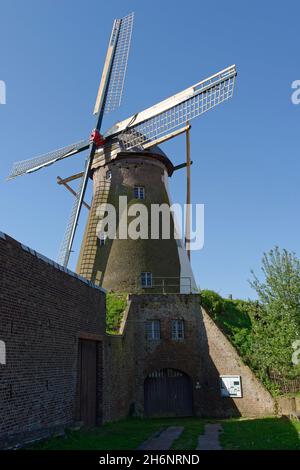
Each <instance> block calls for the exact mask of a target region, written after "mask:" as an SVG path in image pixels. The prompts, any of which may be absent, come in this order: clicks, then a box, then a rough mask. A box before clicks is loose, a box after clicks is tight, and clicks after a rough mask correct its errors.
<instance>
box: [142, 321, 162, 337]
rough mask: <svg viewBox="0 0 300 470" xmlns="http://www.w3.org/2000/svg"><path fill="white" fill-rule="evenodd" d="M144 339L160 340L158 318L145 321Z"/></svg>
mask: <svg viewBox="0 0 300 470" xmlns="http://www.w3.org/2000/svg"><path fill="white" fill-rule="evenodd" d="M146 338H147V340H148V341H160V340H161V325H160V320H159V319H158V318H153V319H151V320H146Z"/></svg>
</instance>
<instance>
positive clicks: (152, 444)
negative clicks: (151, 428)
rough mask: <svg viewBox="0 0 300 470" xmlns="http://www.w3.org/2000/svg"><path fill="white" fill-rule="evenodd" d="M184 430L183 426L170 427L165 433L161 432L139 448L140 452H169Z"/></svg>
mask: <svg viewBox="0 0 300 470" xmlns="http://www.w3.org/2000/svg"><path fill="white" fill-rule="evenodd" d="M183 430H184V427H183V426H170V427H168V428H167V429H165V430H164V431H162V432H161V431H159V432H158V433H156V434H154V435H153V436H151V437H150V438H149V439H147V441H145V442H143V444H141V445H140V446H139V447H138V450H169V449H170V447H171V445H172V444H173V442H174V441H175V439H178V437H179V436H180V435H181V433H182V431H183Z"/></svg>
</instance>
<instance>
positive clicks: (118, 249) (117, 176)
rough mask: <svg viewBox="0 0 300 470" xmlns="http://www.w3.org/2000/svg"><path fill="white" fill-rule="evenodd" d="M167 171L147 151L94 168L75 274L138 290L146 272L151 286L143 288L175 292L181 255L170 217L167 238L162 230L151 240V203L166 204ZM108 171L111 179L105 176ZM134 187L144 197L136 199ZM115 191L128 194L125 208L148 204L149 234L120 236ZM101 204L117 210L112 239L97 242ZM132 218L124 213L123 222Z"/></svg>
mask: <svg viewBox="0 0 300 470" xmlns="http://www.w3.org/2000/svg"><path fill="white" fill-rule="evenodd" d="M172 170H173V167H172V164H171V162H170V161H169V160H168V159H167V158H165V157H162V155H155V154H150V153H149V154H148V155H147V154H145V153H143V154H138V153H136V154H120V155H118V157H117V158H116V159H115V160H113V161H112V162H110V163H106V164H103V165H101V166H99V167H98V168H96V169H94V173H93V201H92V206H91V210H90V214H89V218H88V222H87V226H86V230H85V235H84V239H83V243H82V247H81V251H80V256H79V260H78V265H77V272H78V273H79V274H80V275H82V276H84V277H86V278H87V279H89V280H91V281H92V282H94V283H95V284H98V285H102V286H103V287H105V288H107V289H109V290H114V291H127V292H143V291H144V289H142V287H141V282H140V276H141V273H142V272H150V273H152V276H153V285H154V286H153V287H152V288H150V289H149V288H147V292H149V291H150V292H151V291H152V292H158V293H161V292H163V291H165V292H168V293H172V292H179V291H180V260H179V255H178V240H176V239H175V238H174V222H173V218H172V217H170V234H171V236H170V239H162V233H161V230H160V231H159V238H158V239H157V240H153V239H151V217H150V215H151V204H163V203H165V204H168V205H170V201H169V197H168V192H167V190H166V186H165V182H164V181H165V178H166V174H168V173H169V174H170V172H172ZM108 171H110V172H111V178H110V179H107V175H108V173H107V172H108ZM136 186H140V187H143V188H144V191H145V197H144V199H143V200H140V199H136V198H135V194H134V188H135V187H136ZM120 196H126V197H127V202H128V208H130V207H131V205H132V204H135V203H139V204H142V205H143V206H145V207H146V208H147V209H148V215H149V219H148V228H149V231H148V232H149V234H148V235H149V238H148V239H131V238H130V237H128V238H127V239H119V225H118V223H119V222H118V221H119V214H120V211H119V197H120ZM103 203H109V204H112V205H113V206H114V207H115V209H116V216H117V238H116V239H114V240H111V239H106V240H105V243H104V245H102V246H101V243H100V239H99V235H100V234H99V225H98V224H99V221H100V220H101V217H103V215H104V214H103V211H102V212H101V210H99V206H100V205H101V204H103ZM135 218H136V216H133V217H128V223H127V226H128V224H130V222H131V221H132V220H133V219H135ZM160 226H161V224H160ZM97 228H98V232H97ZM160 228H161V227H160ZM162 285H164V287H162Z"/></svg>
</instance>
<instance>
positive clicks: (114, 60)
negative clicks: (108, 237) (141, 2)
mask: <svg viewBox="0 0 300 470" xmlns="http://www.w3.org/2000/svg"><path fill="white" fill-rule="evenodd" d="M132 22H133V14H130V15H128V16H127V17H125V18H123V19H122V20H115V21H114V24H113V28H112V33H111V37H110V42H109V45H108V50H107V54H106V60H105V64H104V68H103V73H102V77H101V82H100V87H99V90H98V95H97V99H96V105H95V111H94V113H95V114H96V115H97V117H96V130H97V131H99V132H100V130H101V125H102V120H103V115H104V112H105V110H106V103H107V102H109V101H107V99H109V100H115V98H114V97H115V96H119V95H120V93H121V92H122V88H123V82H124V74H125V70H126V64H127V57H128V51H129V44H130V38H131V30H132ZM118 75H120V77H121V78H120V80H117V76H118ZM113 79H114V80H115V84H114V85H112V82H111V81H112V80H113ZM120 84H121V85H122V86H120ZM119 98H120V96H119ZM96 149H97V146H96V143H95V142H91V144H90V146H89V155H88V157H87V160H86V166H85V170H84V174H83V176H82V178H81V181H80V186H79V188H78V191H77V197H76V200H75V204H74V206H73V210H72V214H71V218H70V220H69V224H68V226H67V230H66V234H65V238H64V242H63V244H62V247H61V251H60V257H59V260H60V262H61V263H62V264H63V265H64V266H67V264H68V261H69V258H70V254H71V251H72V245H73V241H74V237H75V233H76V229H77V224H78V220H79V216H80V212H81V208H82V204H83V200H84V195H85V191H86V188H87V184H88V179H89V174H90V170H91V167H92V163H93V159H94V156H95V152H96Z"/></svg>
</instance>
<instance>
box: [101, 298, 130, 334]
mask: <svg viewBox="0 0 300 470" xmlns="http://www.w3.org/2000/svg"><path fill="white" fill-rule="evenodd" d="M126 305H127V294H126V293H116V292H108V293H107V294H106V332H107V333H110V334H117V333H118V332H119V328H120V324H121V321H122V318H123V313H124V310H125V308H126Z"/></svg>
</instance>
